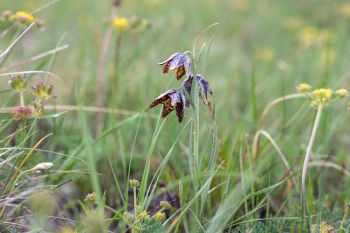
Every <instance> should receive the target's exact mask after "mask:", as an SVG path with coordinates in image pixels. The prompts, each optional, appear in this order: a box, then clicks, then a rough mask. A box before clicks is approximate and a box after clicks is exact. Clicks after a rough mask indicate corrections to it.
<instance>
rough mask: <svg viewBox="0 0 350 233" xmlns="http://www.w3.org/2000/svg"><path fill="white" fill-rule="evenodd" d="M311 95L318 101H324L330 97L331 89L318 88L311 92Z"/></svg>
mask: <svg viewBox="0 0 350 233" xmlns="http://www.w3.org/2000/svg"><path fill="white" fill-rule="evenodd" d="M312 96H313V97H314V98H315V99H316V100H317V101H319V102H320V103H326V102H328V101H329V100H330V99H331V97H332V90H331V89H329V88H319V89H316V90H314V91H313V92H312Z"/></svg>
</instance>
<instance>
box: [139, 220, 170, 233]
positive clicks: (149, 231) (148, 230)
mask: <svg viewBox="0 0 350 233" xmlns="http://www.w3.org/2000/svg"><path fill="white" fill-rule="evenodd" d="M142 229H143V230H142V232H144V233H165V232H166V231H165V227H164V226H163V224H162V223H161V222H159V221H157V220H154V219H153V218H151V219H150V220H149V221H147V222H145V223H144V224H143V225H142Z"/></svg>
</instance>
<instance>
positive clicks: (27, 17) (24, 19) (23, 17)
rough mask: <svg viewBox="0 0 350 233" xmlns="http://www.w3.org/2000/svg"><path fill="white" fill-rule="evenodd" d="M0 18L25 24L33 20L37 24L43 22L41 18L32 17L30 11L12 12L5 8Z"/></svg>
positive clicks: (40, 24) (39, 24)
mask: <svg viewBox="0 0 350 233" xmlns="http://www.w3.org/2000/svg"><path fill="white" fill-rule="evenodd" d="M0 20H9V21H13V22H16V23H20V24H27V25H29V24H31V23H34V22H35V23H36V25H37V26H42V25H43V24H44V22H43V21H42V20H40V19H38V18H36V17H34V16H33V15H32V14H31V13H29V12H26V11H17V12H14V13H13V12H12V11H10V10H5V11H3V12H2V13H1V16H0Z"/></svg>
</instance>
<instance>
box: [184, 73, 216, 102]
mask: <svg viewBox="0 0 350 233" xmlns="http://www.w3.org/2000/svg"><path fill="white" fill-rule="evenodd" d="M192 81H193V75H192V74H191V75H190V76H189V77H188V78H187V79H185V81H184V82H183V83H182V88H183V89H185V90H186V91H187V92H188V94H189V95H190V94H191V90H192ZM197 83H198V88H199V97H200V98H201V99H202V100H203V102H204V104H206V105H208V93H210V94H211V95H213V92H212V90H211V88H210V86H209V83H208V81H207V80H205V79H204V78H203V76H202V75H200V74H197Z"/></svg>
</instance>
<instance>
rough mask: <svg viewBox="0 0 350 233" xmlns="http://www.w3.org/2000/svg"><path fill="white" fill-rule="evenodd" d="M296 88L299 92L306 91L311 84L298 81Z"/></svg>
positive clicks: (309, 88)
mask: <svg viewBox="0 0 350 233" xmlns="http://www.w3.org/2000/svg"><path fill="white" fill-rule="evenodd" d="M297 90H298V92H300V93H306V92H308V91H310V90H311V86H310V85H309V84H307V83H300V84H298V85H297Z"/></svg>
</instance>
